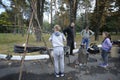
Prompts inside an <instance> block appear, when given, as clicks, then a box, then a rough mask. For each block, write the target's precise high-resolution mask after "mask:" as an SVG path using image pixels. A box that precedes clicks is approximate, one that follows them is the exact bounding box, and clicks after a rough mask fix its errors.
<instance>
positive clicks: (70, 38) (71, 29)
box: [63, 22, 75, 55]
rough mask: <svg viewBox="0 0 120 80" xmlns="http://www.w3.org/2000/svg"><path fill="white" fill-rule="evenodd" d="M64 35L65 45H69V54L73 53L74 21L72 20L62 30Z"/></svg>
mask: <svg viewBox="0 0 120 80" xmlns="http://www.w3.org/2000/svg"><path fill="white" fill-rule="evenodd" d="M63 33H64V34H65V36H67V46H69V47H70V55H73V49H74V39H75V23H74V22H72V23H71V24H70V26H68V27H67V28H65V29H64V30H63Z"/></svg>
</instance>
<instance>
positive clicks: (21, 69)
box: [19, 13, 33, 80]
mask: <svg viewBox="0 0 120 80" xmlns="http://www.w3.org/2000/svg"><path fill="white" fill-rule="evenodd" d="M32 20H33V13H32V15H31V19H30V22H29V27H28V31H27V38H26V42H25V47H24V54H23V55H22V59H21V67H20V73H19V80H21V78H22V71H23V64H24V59H25V56H26V48H27V45H28V40H29V29H30V26H31V24H32Z"/></svg>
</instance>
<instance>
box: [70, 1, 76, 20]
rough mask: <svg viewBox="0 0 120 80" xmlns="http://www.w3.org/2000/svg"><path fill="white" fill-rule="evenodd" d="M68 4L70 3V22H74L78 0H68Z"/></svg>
mask: <svg viewBox="0 0 120 80" xmlns="http://www.w3.org/2000/svg"><path fill="white" fill-rule="evenodd" d="M69 5H70V22H75V20H76V13H77V6H78V0H69Z"/></svg>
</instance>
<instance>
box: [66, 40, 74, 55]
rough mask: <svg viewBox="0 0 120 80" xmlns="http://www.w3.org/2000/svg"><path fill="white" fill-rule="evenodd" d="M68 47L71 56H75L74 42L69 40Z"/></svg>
mask: <svg viewBox="0 0 120 80" xmlns="http://www.w3.org/2000/svg"><path fill="white" fill-rule="evenodd" d="M67 46H69V47H70V54H71V55H72V54H73V49H74V41H70V40H68V41H67Z"/></svg>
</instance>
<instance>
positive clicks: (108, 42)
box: [100, 32, 112, 68]
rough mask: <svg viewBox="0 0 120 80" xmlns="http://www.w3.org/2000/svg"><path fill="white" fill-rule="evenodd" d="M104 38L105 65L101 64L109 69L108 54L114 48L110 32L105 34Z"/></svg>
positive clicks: (103, 54)
mask: <svg viewBox="0 0 120 80" xmlns="http://www.w3.org/2000/svg"><path fill="white" fill-rule="evenodd" d="M102 35H103V37H104V40H103V41H102V54H101V56H102V59H103V63H102V64H100V66H101V67H105V68H106V67H107V66H108V54H109V52H110V50H111V48H112V43H111V37H110V34H109V33H108V32H103V34H102Z"/></svg>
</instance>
